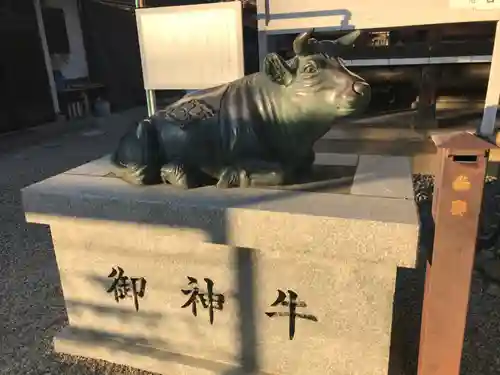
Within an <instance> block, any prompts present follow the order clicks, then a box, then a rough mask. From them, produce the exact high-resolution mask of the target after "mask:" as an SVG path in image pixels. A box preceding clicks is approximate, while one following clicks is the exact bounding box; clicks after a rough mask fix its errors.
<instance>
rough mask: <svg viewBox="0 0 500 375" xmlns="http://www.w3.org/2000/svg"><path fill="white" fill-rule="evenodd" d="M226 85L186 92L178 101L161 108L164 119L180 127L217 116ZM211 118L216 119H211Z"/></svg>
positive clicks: (183, 127)
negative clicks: (163, 108)
mask: <svg viewBox="0 0 500 375" xmlns="http://www.w3.org/2000/svg"><path fill="white" fill-rule="evenodd" d="M227 88H228V85H221V86H217V87H213V88H209V89H205V90H198V91H195V92H192V93H189V94H186V95H185V96H184V97H183V98H181V99H180V100H179V101H177V102H175V103H173V104H172V105H170V106H168V107H167V108H166V109H165V110H163V111H162V112H163V114H164V116H165V119H168V120H170V121H172V122H174V123H177V124H178V125H179V127H180V128H181V129H187V128H188V127H190V126H192V125H194V124H196V123H200V122H201V121H203V120H208V119H211V118H213V117H216V116H217V117H219V114H220V109H221V105H222V104H221V103H222V99H223V97H224V92H225V91H226V90H227ZM213 120H216V121H217V120H218V118H217V119H213Z"/></svg>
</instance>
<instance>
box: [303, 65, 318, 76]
mask: <svg viewBox="0 0 500 375" xmlns="http://www.w3.org/2000/svg"><path fill="white" fill-rule="evenodd" d="M317 71H318V67H317V66H316V64H315V63H313V62H309V63H307V64H306V65H305V66H304V69H303V72H304V73H308V74H314V73H316V72H317Z"/></svg>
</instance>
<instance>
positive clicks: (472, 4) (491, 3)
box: [450, 0, 500, 10]
mask: <svg viewBox="0 0 500 375" xmlns="http://www.w3.org/2000/svg"><path fill="white" fill-rule="evenodd" d="M450 7H451V8H462V9H477V10H499V9H500V0H450Z"/></svg>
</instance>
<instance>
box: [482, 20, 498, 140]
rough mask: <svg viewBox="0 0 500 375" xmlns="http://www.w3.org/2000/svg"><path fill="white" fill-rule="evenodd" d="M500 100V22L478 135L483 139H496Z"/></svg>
mask: <svg viewBox="0 0 500 375" xmlns="http://www.w3.org/2000/svg"><path fill="white" fill-rule="evenodd" d="M499 99H500V22H497V27H496V32H495V43H494V45H493V53H492V56H491V65H490V77H489V79H488V89H487V91H486V99H485V102H484V111H483V119H482V120H481V125H480V127H479V129H478V133H479V134H481V135H482V136H483V137H488V138H490V137H494V133H495V122H496V117H497V110H498V101H499Z"/></svg>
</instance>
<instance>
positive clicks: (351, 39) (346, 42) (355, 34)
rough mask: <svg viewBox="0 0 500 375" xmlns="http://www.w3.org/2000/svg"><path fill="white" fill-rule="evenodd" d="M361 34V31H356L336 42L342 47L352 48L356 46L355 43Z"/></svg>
mask: <svg viewBox="0 0 500 375" xmlns="http://www.w3.org/2000/svg"><path fill="white" fill-rule="evenodd" d="M360 34H361V31H359V30H355V31H353V32H350V33H349V34H346V35H344V36H341V37H340V38H338V39H337V40H336V42H337V43H338V44H340V45H342V46H352V45H353V44H354V41H355V40H356V39H357V38H358V36H359V35H360Z"/></svg>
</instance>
